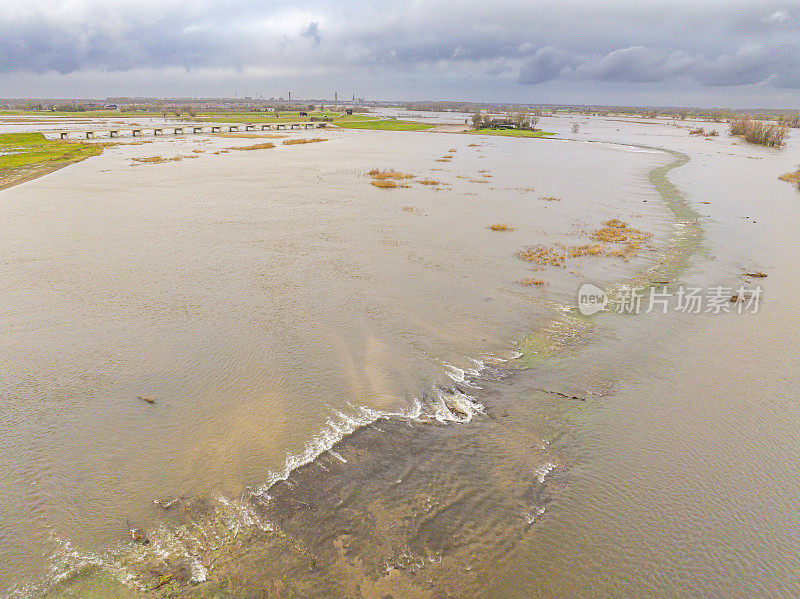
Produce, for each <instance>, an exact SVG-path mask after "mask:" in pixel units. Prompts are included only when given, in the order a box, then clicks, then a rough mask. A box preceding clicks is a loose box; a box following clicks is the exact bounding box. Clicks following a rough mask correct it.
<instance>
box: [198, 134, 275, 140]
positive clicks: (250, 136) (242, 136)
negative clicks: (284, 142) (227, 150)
mask: <svg viewBox="0 0 800 599" xmlns="http://www.w3.org/2000/svg"><path fill="white" fill-rule="evenodd" d="M211 135H213V136H214V137H232V138H239V139H283V138H284V137H286V136H285V135H270V134H267V135H259V134H258V133H212V134H211Z"/></svg>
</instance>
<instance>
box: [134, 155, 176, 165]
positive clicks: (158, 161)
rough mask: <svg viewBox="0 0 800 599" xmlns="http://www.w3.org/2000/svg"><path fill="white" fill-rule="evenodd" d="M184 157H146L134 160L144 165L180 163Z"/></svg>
mask: <svg viewBox="0 0 800 599" xmlns="http://www.w3.org/2000/svg"><path fill="white" fill-rule="evenodd" d="M182 158H183V156H173V157H172V158H164V157H163V156H144V157H141V158H132V160H133V161H134V162H142V163H144V164H161V163H162V162H178V161H179V160H181V159H182Z"/></svg>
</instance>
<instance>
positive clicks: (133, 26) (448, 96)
mask: <svg viewBox="0 0 800 599" xmlns="http://www.w3.org/2000/svg"><path fill="white" fill-rule="evenodd" d="M289 91H291V92H292V97H293V98H330V97H333V92H334V91H338V92H339V97H340V98H343V97H350V96H351V94H353V93H355V94H356V96H364V97H366V98H368V99H386V100H389V99H398V100H423V99H432V100H474V101H481V100H483V101H493V102H505V101H507V102H530V103H547V102H554V103H609V104H653V105H659V104H660V105H666V104H676V105H701V106H726V107H728V106H729V107H738V106H741V107H757V106H763V107H788V108H794V107H800V3H799V2H797V0H795V1H794V2H784V1H763V2H762V1H758V0H750V1H746V2H745V1H739V0H707V1H704V0H695V1H692V2H688V1H687V2H681V1H676V0H672V1H661V2H655V1H653V2H651V1H647V0H618V1H614V0H591V1H587V0H575V1H558V0H547V1H539V0H527V1H519V2H518V1H505V0H496V1H494V2H486V1H485V0H484V1H478V2H473V1H470V0H461V1H459V2H447V1H443V0H430V1H426V0H419V1H408V0H406V1H403V2H386V1H382V0H363V1H347V0H339V1H336V2H332V1H328V0H311V1H308V2H303V1H260V2H259V1H252V0H193V1H186V2H178V1H174V0H157V1H153V0H137V1H136V2H130V1H125V0H121V1H115V0H104V1H95V0H70V1H63V0H0V97H6V98H8V97H99V98H104V97H107V96H119V95H130V96H184V95H185V96H234V95H235V94H238V95H239V96H243V95H245V94H247V95H251V96H261V95H263V96H264V97H267V98H268V97H271V96H274V97H278V96H286V95H287V93H288V92H289Z"/></svg>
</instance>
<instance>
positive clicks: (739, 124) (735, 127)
mask: <svg viewBox="0 0 800 599" xmlns="http://www.w3.org/2000/svg"><path fill="white" fill-rule="evenodd" d="M788 131H789V128H788V127H787V126H786V125H782V124H780V123H765V122H764V121H757V120H755V119H748V118H746V117H742V118H738V119H733V120H731V135H738V136H739V137H742V138H744V139H745V141H749V142H750V143H753V144H759V145H762V146H775V147H780V146H782V145H783V140H784V138H785V137H786V134H787V133H788Z"/></svg>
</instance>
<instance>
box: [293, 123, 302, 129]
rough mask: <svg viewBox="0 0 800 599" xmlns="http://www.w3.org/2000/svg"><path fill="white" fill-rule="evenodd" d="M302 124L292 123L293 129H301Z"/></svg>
mask: <svg viewBox="0 0 800 599" xmlns="http://www.w3.org/2000/svg"><path fill="white" fill-rule="evenodd" d="M299 128H300V125H299V124H297V123H292V129H299Z"/></svg>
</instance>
